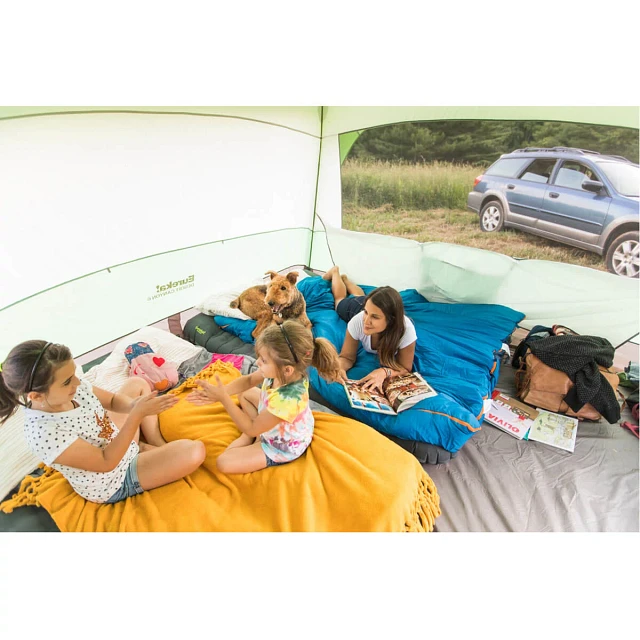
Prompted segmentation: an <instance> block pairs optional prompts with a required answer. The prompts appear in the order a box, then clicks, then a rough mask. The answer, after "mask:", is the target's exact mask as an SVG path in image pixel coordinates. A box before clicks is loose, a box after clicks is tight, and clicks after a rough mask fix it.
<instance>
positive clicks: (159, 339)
mask: <svg viewBox="0 0 640 640" xmlns="http://www.w3.org/2000/svg"><path fill="white" fill-rule="evenodd" d="M141 341H142V342H147V343H148V344H149V346H150V347H151V348H152V349H153V350H154V351H155V352H156V353H157V354H159V355H161V356H162V357H163V358H164V359H165V360H167V361H169V362H173V363H174V364H175V365H176V366H178V365H180V364H181V363H183V362H184V361H185V360H188V359H189V358H191V357H193V356H195V355H196V354H198V353H200V352H201V351H202V347H198V346H196V345H195V344H191V343H190V342H187V341H186V340H183V339H182V338H178V336H174V335H173V334H172V333H169V332H168V331H164V330H163V329H158V328H157V327H143V328H142V329H138V331H136V332H135V333H132V334H131V335H129V336H125V337H124V338H122V340H120V341H119V342H118V343H117V344H116V346H115V347H114V348H113V351H112V352H111V353H110V354H109V356H108V357H107V358H106V359H105V360H104V361H103V362H101V363H100V364H99V365H96V366H95V367H92V368H91V369H90V370H89V371H87V373H86V374H85V376H84V377H85V379H86V380H88V381H89V382H90V383H91V384H92V385H95V386H96V387H100V388H101V389H106V390H107V391H111V392H112V393H113V392H115V391H117V390H118V389H119V388H120V387H121V386H122V385H123V384H124V383H125V382H126V381H127V380H128V379H129V361H128V360H127V359H126V358H125V355H124V350H125V349H126V348H127V347H128V346H129V345H130V344H133V343H134V342H141Z"/></svg>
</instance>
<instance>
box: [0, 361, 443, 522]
mask: <svg viewBox="0 0 640 640" xmlns="http://www.w3.org/2000/svg"><path fill="white" fill-rule="evenodd" d="M214 375H219V376H220V378H221V380H222V382H223V383H227V382H230V381H231V380H233V379H234V378H237V377H239V375H240V374H239V372H238V371H237V369H235V368H234V367H233V366H231V365H230V364H228V363H223V362H215V363H213V364H212V365H210V366H209V367H207V368H206V369H205V370H203V371H201V372H200V373H198V374H197V375H196V376H194V377H193V378H190V379H189V380H187V381H186V382H184V383H183V384H182V385H181V386H180V387H178V388H177V389H174V390H172V391H171V392H170V393H173V394H175V395H177V396H178V397H180V402H178V404H177V405H176V406H175V407H172V408H171V409H170V410H168V411H166V412H164V413H163V414H162V415H161V416H160V425H161V429H162V433H163V435H164V437H165V438H166V439H167V440H168V441H171V440H176V439H179V438H193V439H199V440H201V441H202V442H203V443H204V444H205V446H206V448H207V457H206V460H205V462H204V464H203V465H202V467H200V468H199V469H197V470H196V471H195V472H194V473H193V474H191V475H190V476H187V477H186V478H184V479H183V480H178V481H177V482H173V483H171V484H170V485H166V486H164V487H158V488H157V489H153V490H151V491H145V492H144V493H142V494H140V495H137V496H134V497H132V498H128V499H127V500H125V501H123V502H119V503H116V504H96V503H92V502H88V501H86V500H85V499H84V498H82V497H80V496H79V495H78V494H76V493H75V492H74V491H73V489H71V486H70V485H69V483H68V482H67V481H66V480H65V479H64V478H63V477H62V475H61V474H60V473H58V472H57V471H54V470H53V469H51V468H49V467H45V466H44V465H41V467H43V468H44V469H45V472H44V474H43V475H42V476H40V477H37V478H32V477H27V478H25V479H24V480H23V481H22V483H21V485H20V489H19V491H18V493H17V494H15V495H13V496H12V497H11V498H10V499H9V500H7V501H5V502H3V503H2V504H1V505H0V510H2V511H4V512H5V513H11V511H13V509H15V508H18V507H21V506H25V505H35V506H40V507H43V508H44V509H46V510H47V511H48V512H49V513H50V514H51V517H52V518H53V520H54V521H55V523H56V524H57V526H58V528H59V529H60V530H61V531H411V532H414V531H415V532H417V531H433V527H434V522H435V519H436V518H437V517H438V516H439V515H440V498H439V496H438V492H437V490H436V487H435V485H434V484H433V481H432V480H431V478H430V477H429V476H428V474H427V473H425V471H424V469H423V468H422V467H421V466H420V463H419V462H418V461H417V460H416V459H415V458H414V457H413V456H412V455H411V454H409V453H407V452H406V451H404V449H402V448H401V447H399V446H398V445H396V444H394V443H393V442H391V441H390V440H388V439H387V438H386V437H384V436H383V435H381V434H379V433H378V432H376V431H375V430H373V429H371V428H370V427H367V426H366V425H364V424H362V423H360V422H357V421H355V420H350V419H348V418H342V417H340V416H335V415H331V414H326V413H315V412H314V417H315V421H316V424H315V432H314V438H313V441H312V443H311V446H310V447H309V448H308V449H307V451H306V452H305V454H304V455H303V456H301V458H299V459H298V460H295V461H294V462H291V463H290V464H287V465H283V466H279V467H270V468H267V469H264V470H262V471H258V472H256V473H250V474H243V475H235V476H228V475H224V474H221V473H219V472H218V470H217V468H216V464H215V462H216V458H217V456H218V455H220V453H222V451H224V449H225V448H226V447H227V445H228V444H229V443H230V442H231V441H232V440H234V439H235V438H236V437H237V436H238V435H239V432H238V430H237V429H236V427H235V425H234V424H233V421H232V420H231V419H230V418H229V415H228V414H227V412H226V411H225V410H224V409H223V407H222V405H220V404H219V403H216V404H214V405H208V406H205V407H199V406H196V405H193V404H191V403H190V402H187V401H186V400H185V396H186V395H187V394H188V393H190V392H191V390H192V389H193V388H194V387H195V386H197V385H196V384H195V380H197V379H200V380H206V379H211V378H212V377H213V376H214Z"/></svg>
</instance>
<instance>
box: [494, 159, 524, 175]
mask: <svg viewBox="0 0 640 640" xmlns="http://www.w3.org/2000/svg"><path fill="white" fill-rule="evenodd" d="M530 161H531V158H502V159H500V160H498V161H497V162H494V163H493V164H492V165H491V166H490V167H489V168H488V169H487V170H486V171H485V175H486V176H502V177H504V178H514V177H515V176H517V175H518V174H519V173H520V171H521V170H522V169H524V167H525V166H526V165H527V164H529V162H530Z"/></svg>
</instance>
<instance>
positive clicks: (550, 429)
mask: <svg viewBox="0 0 640 640" xmlns="http://www.w3.org/2000/svg"><path fill="white" fill-rule="evenodd" d="M577 433H578V419H577V418H571V417H569V416H565V415H562V414H559V413H552V412H551V411H544V410H543V409H538V417H537V418H536V419H535V420H534V421H533V425H532V426H531V430H530V431H529V440H535V441H536V442H542V443H543V444H548V445H551V446H552V447H557V448H558V449H563V450H564V451H569V452H570V453H573V451H574V449H575V446H576V435H577Z"/></svg>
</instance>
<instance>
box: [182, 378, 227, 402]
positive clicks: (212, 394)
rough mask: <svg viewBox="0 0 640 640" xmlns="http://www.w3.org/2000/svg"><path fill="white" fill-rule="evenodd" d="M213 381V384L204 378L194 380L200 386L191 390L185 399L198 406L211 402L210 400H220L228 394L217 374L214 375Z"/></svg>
mask: <svg viewBox="0 0 640 640" xmlns="http://www.w3.org/2000/svg"><path fill="white" fill-rule="evenodd" d="M215 381H216V383H215V384H211V383H209V382H206V381H205V380H196V381H195V382H196V384H197V385H198V386H199V387H200V388H199V389H196V390H195V391H192V392H191V393H190V394H189V395H188V396H187V400H188V401H189V402H192V403H193V404H196V405H199V406H201V405H205V404H211V403H212V402H222V400H223V398H225V397H226V396H228V395H229V394H228V393H227V391H226V390H225V388H224V385H223V384H222V381H221V380H220V377H219V376H216V377H215Z"/></svg>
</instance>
